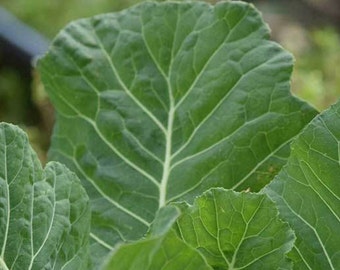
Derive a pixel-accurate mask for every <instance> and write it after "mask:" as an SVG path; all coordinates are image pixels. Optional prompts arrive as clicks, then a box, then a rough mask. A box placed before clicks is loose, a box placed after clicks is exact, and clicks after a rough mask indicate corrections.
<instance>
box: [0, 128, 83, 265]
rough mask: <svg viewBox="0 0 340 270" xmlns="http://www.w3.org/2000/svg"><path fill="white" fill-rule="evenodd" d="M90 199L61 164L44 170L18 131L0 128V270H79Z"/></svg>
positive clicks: (22, 134) (23, 136)
mask: <svg viewBox="0 0 340 270" xmlns="http://www.w3.org/2000/svg"><path fill="white" fill-rule="evenodd" d="M89 230H90V208H89V200H88V196H87V195H86V192H85V190H84V189H83V187H82V186H81V184H80V181H79V179H78V178H77V176H76V175H75V174H74V173H72V172H70V171H69V170H68V169H67V168H66V167H65V166H64V165H61V164H59V163H57V162H51V163H48V164H47V166H46V168H45V169H44V170H43V169H42V168H41V164H40V162H39V160H38V158H37V156H36V154H35V153H34V152H33V150H32V149H31V147H30V146H29V143H28V139H27V136H26V134H24V132H23V131H22V130H20V129H19V128H18V127H15V126H13V125H9V124H4V123H1V124H0V269H1V270H8V269H12V270H26V269H29V270H41V269H68V270H76V269H79V270H83V269H86V267H87V264H88V262H87V261H88V236H89Z"/></svg>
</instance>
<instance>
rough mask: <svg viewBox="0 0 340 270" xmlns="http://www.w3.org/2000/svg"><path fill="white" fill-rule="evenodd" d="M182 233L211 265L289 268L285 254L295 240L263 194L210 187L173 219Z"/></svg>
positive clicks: (238, 267) (226, 267)
mask: <svg viewBox="0 0 340 270" xmlns="http://www.w3.org/2000/svg"><path fill="white" fill-rule="evenodd" d="M177 226H178V231H179V233H180V235H181V238H182V239H183V240H184V241H185V242H187V243H189V244H190V245H191V246H193V247H195V248H196V249H198V250H200V252H201V253H202V254H204V256H205V258H206V259H207V261H208V263H209V264H210V265H211V266H213V267H214V269H268V270H272V269H292V268H291V266H292V265H291V262H290V261H289V260H288V259H287V258H286V253H287V252H288V251H290V250H291V248H292V247H293V243H294V240H295V236H294V233H293V231H292V230H291V229H290V228H289V226H288V224H287V223H283V222H282V221H281V220H279V218H278V211H277V208H276V206H275V205H274V203H273V202H272V201H271V200H270V199H269V198H268V197H267V196H265V195H259V194H251V193H244V192H243V193H236V192H234V191H230V190H229V191H227V190H223V189H212V190H209V191H207V192H205V193H204V194H203V195H202V196H200V197H199V198H197V199H196V200H195V203H194V205H193V206H191V207H189V208H188V209H187V210H186V211H184V213H183V215H182V216H181V217H180V218H179V220H178V221H177Z"/></svg>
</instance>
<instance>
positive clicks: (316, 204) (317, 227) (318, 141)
mask: <svg viewBox="0 0 340 270" xmlns="http://www.w3.org/2000/svg"><path fill="white" fill-rule="evenodd" d="M339 127H340V103H337V104H336V105H335V106H333V107H331V109H329V110H327V111H325V112H323V113H322V114H321V115H320V116H318V117H316V118H315V119H314V120H313V121H312V122H311V123H310V124H309V125H308V126H307V127H306V129H305V130H304V131H303V132H302V133H301V134H300V135H299V136H298V138H297V139H296V140H295V141H294V143H293V144H292V153H291V156H290V158H289V160H288V163H287V166H286V167H285V168H284V169H283V170H282V171H281V172H280V174H279V175H278V176H277V177H276V178H275V180H274V181H273V182H272V183H270V184H269V186H267V187H266V188H265V189H264V192H265V193H267V194H268V195H269V196H270V197H271V198H272V199H273V200H274V201H275V202H276V203H277V205H278V207H279V211H280V213H281V216H282V218H283V219H285V220H287V222H289V223H290V226H291V227H292V228H293V229H294V231H295V233H296V236H297V241H296V244H295V247H294V250H293V252H292V254H291V257H292V259H293V260H294V262H295V268H294V269H322V270H327V269H333V270H334V269H340V233H339V232H340V181H339V175H340V143H339V142H340V128H339Z"/></svg>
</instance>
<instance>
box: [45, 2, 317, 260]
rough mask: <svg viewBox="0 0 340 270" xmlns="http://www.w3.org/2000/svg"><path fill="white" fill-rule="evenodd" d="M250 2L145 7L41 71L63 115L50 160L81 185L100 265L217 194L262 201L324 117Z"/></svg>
mask: <svg viewBox="0 0 340 270" xmlns="http://www.w3.org/2000/svg"><path fill="white" fill-rule="evenodd" d="M268 38H269V30H268V28H267V26H266V25H265V24H264V22H263V21H262V19H261V17H260V15H259V13H258V12H257V11H256V10H255V9H254V8H253V7H252V6H251V5H248V4H245V3H241V2H221V3H218V4H216V5H215V6H212V5H209V4H207V3H203V2H196V3H170V2H169V3H161V4H160V3H152V2H150V3H143V4H141V5H138V6H135V7H132V8H130V9H127V10H125V11H122V12H119V13H114V14H106V15H100V16H97V17H94V18H90V19H83V20H79V21H76V22H74V23H71V24H70V25H69V26H67V27H66V28H65V29H64V30H63V31H61V32H60V34H59V35H58V36H57V38H56V39H55V40H54V42H53V44H52V46H51V48H50V50H49V52H48V54H47V55H46V56H45V57H44V58H43V59H42V60H41V61H40V63H39V69H40V72H41V75H42V80H43V82H44V84H45V86H46V90H47V91H48V93H49V95H50V98H51V100H52V102H53V104H54V105H55V107H56V111H57V122H56V127H55V130H54V135H53V139H52V147H51V150H50V153H49V157H50V159H53V160H54V159H55V160H59V161H61V162H64V163H65V164H67V166H68V167H69V168H71V169H72V170H74V171H75V172H76V173H77V174H78V176H79V177H80V178H81V179H82V183H83V185H84V186H85V188H86V190H87V192H88V194H89V197H90V200H91V205H92V227H91V239H92V240H93V241H92V244H93V249H92V250H93V252H92V254H94V257H96V258H101V256H104V255H105V254H107V253H108V252H109V251H110V250H112V249H113V248H114V246H115V245H116V244H117V243H118V242H121V241H131V240H136V239H139V238H141V237H142V236H143V235H144V234H145V233H146V232H147V231H148V229H149V228H150V224H151V223H152V222H153V220H154V217H155V214H156V212H157V211H158V210H159V209H160V208H161V207H163V206H165V205H168V204H169V203H171V202H175V201H182V200H185V201H187V202H188V203H192V202H193V200H194V198H195V196H197V195H200V194H201V193H202V192H204V191H206V190H207V189H209V188H212V187H223V188H229V189H234V190H238V191H241V190H245V189H250V190H251V191H258V190H260V189H261V188H262V187H263V186H264V185H265V184H267V183H268V182H269V181H270V180H271V179H272V178H273V177H274V176H275V175H276V173H277V172H278V171H279V170H280V168H281V167H282V165H283V164H285V162H286V159H287V158H288V156H289V143H290V142H291V140H292V139H293V138H294V137H295V136H296V135H297V134H298V133H299V132H300V131H301V129H302V128H303V127H304V126H305V125H306V124H307V123H308V122H309V121H310V120H311V119H312V118H313V117H314V116H315V114H316V111H315V110H314V109H313V108H311V107H310V106H309V105H307V104H306V103H304V102H302V101H300V100H298V99H297V98H295V97H293V96H291V94H290V92H289V78H290V74H291V70H292V57H291V55H290V54H289V53H287V52H286V51H285V50H283V49H282V48H281V47H280V46H279V45H277V44H276V43H274V42H272V41H269V40H268Z"/></svg>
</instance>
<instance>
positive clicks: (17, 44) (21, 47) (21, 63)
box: [0, 7, 49, 125]
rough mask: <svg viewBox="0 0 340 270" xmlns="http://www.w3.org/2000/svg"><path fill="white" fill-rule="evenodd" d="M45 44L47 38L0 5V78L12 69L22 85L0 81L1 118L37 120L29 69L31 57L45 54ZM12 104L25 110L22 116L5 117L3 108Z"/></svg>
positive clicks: (26, 120) (22, 120) (21, 121)
mask: <svg viewBox="0 0 340 270" xmlns="http://www.w3.org/2000/svg"><path fill="white" fill-rule="evenodd" d="M48 45H49V41H48V40H47V39H46V38H44V37H43V36H42V35H40V34H39V33H38V32H37V31H35V30H34V29H32V28H30V27H29V26H27V25H25V24H24V23H22V22H20V21H19V20H18V19H16V18H15V17H14V16H13V15H11V14H10V13H9V12H7V11H6V10H5V9H3V8H1V7H0V77H1V74H7V73H8V70H15V73H17V74H19V76H17V78H18V79H19V80H20V81H21V82H20V83H19V85H20V86H21V87H22V88H23V89H18V88H15V87H14V88H13V89H8V88H10V87H9V86H8V85H6V84H5V83H3V84H1V82H0V121H13V122H15V124H25V125H35V124H37V123H38V122H39V113H38V111H37V109H36V108H35V106H34V104H33V102H32V92H31V84H32V69H33V64H34V60H35V59H36V58H37V57H38V56H39V55H42V54H44V53H45V51H46V50H47V48H48ZM3 76H5V75H3ZM13 91H16V92H17V93H13ZM13 98H14V99H15V100H12V99H13ZM11 106H12V107H13V106H16V107H17V109H18V111H25V113H24V115H23V116H22V117H21V118H20V116H7V115H6V110H8V111H10V110H12V111H13V108H11V109H10V108H9V107H11Z"/></svg>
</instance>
